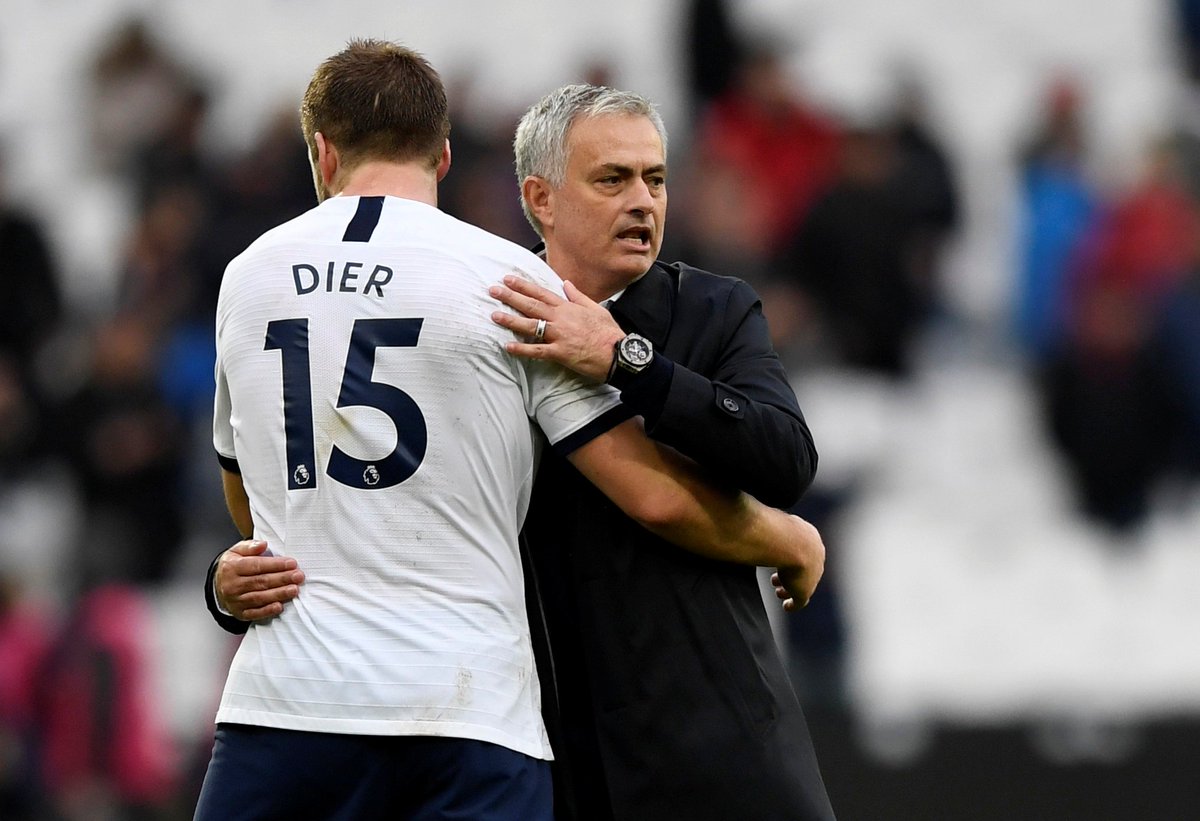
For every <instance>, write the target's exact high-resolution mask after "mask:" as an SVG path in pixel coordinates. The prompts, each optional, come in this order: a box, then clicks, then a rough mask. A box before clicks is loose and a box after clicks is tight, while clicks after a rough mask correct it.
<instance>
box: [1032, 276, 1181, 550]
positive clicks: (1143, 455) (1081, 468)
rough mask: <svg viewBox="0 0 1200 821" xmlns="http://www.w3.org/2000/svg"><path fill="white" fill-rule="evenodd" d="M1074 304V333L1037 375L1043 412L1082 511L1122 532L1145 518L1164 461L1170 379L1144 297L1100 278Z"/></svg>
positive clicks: (1168, 437)
mask: <svg viewBox="0 0 1200 821" xmlns="http://www.w3.org/2000/svg"><path fill="white" fill-rule="evenodd" d="M1077 302H1078V306H1077V308H1076V312H1075V321H1074V322H1073V325H1072V333H1071V334H1070V336H1069V337H1068V339H1067V342H1066V344H1064V345H1063V347H1062V348H1061V349H1060V350H1059V351H1058V353H1057V354H1056V355H1055V356H1054V357H1053V358H1052V359H1051V360H1050V361H1049V363H1048V366H1047V367H1046V369H1045V370H1044V372H1043V375H1042V388H1043V392H1044V399H1045V403H1046V412H1047V415H1048V420H1049V424H1050V430H1051V432H1052V434H1053V437H1054V441H1055V443H1056V444H1057V445H1058V446H1059V448H1060V449H1061V451H1062V453H1063V455H1064V456H1065V457H1066V459H1067V463H1068V465H1069V467H1070V469H1071V474H1072V476H1073V477H1074V482H1075V488H1076V490H1077V492H1078V495H1079V500H1080V504H1081V507H1082V510H1083V512H1084V513H1086V514H1087V515H1088V516H1090V517H1091V518H1093V519H1095V520H1097V521H1099V522H1102V523H1104V524H1107V525H1109V526H1111V527H1113V528H1115V529H1118V530H1121V529H1127V528H1130V527H1133V526H1135V525H1138V524H1140V523H1141V522H1142V520H1143V519H1144V518H1145V516H1146V513H1147V512H1148V510H1149V502H1150V491H1151V489H1152V487H1153V486H1154V483H1155V481H1156V480H1157V479H1158V478H1160V477H1161V475H1162V473H1163V471H1164V469H1165V467H1166V466H1167V464H1168V462H1169V459H1170V448H1171V445H1172V441H1173V438H1174V437H1173V436H1172V433H1171V431H1172V428H1173V426H1172V424H1171V423H1170V420H1171V419H1172V415H1173V414H1172V411H1173V406H1172V403H1171V397H1170V390H1169V381H1168V377H1167V374H1166V372H1165V370H1164V368H1163V363H1162V362H1161V361H1159V359H1158V357H1157V356H1155V354H1154V351H1153V349H1152V347H1151V346H1150V345H1149V332H1150V321H1149V320H1150V316H1149V313H1148V311H1147V307H1146V305H1145V304H1144V303H1143V302H1141V301H1139V300H1136V299H1131V298H1130V295H1129V293H1128V292H1127V291H1126V290H1125V289H1123V288H1120V287H1117V286H1115V285H1112V284H1107V283H1102V282H1098V283H1096V284H1095V285H1094V286H1091V287H1088V288H1086V289H1084V290H1083V292H1082V293H1081V294H1080V295H1079V297H1078V300H1077Z"/></svg>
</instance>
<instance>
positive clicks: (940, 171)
mask: <svg viewBox="0 0 1200 821" xmlns="http://www.w3.org/2000/svg"><path fill="white" fill-rule="evenodd" d="M898 74H899V89H898V93H897V99H896V103H895V110H894V113H893V114H892V116H891V117H890V118H889V120H888V122H887V128H889V129H890V130H891V131H892V132H893V134H894V138H895V145H896V154H897V158H896V171H895V175H894V177H893V180H892V185H893V187H894V188H895V190H896V193H897V195H898V197H899V198H900V203H901V205H902V206H903V207H904V208H905V209H906V210H907V211H908V212H909V213H910V214H911V217H912V220H913V236H912V238H911V247H910V249H909V254H910V255H911V256H910V265H911V268H912V278H913V285H914V287H915V288H916V289H917V297H918V302H919V303H920V305H921V306H922V307H921V313H922V314H929V313H932V312H934V311H936V310H938V309H939V308H940V307H941V305H940V301H941V275H942V271H941V267H942V257H943V255H944V252H945V246H946V243H947V241H948V240H949V239H950V237H951V236H952V235H953V233H954V231H955V229H957V228H958V226H959V221H960V219H961V214H960V205H959V199H960V197H959V192H958V181H957V179H956V175H955V172H954V165H953V163H952V162H951V160H950V157H949V155H948V154H947V152H946V149H945V148H944V147H943V146H942V144H941V141H940V140H939V138H938V136H937V135H936V134H935V133H934V131H933V130H932V128H931V127H930V124H929V122H928V112H927V110H926V100H925V88H924V87H923V85H922V84H921V83H920V81H919V80H918V78H917V76H916V74H915V71H914V70H913V69H912V68H909V67H901V68H899V69H898Z"/></svg>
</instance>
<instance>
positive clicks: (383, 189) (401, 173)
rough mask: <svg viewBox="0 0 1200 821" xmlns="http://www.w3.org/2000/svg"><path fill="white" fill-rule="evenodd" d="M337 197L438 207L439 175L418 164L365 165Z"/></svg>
mask: <svg viewBox="0 0 1200 821" xmlns="http://www.w3.org/2000/svg"><path fill="white" fill-rule="evenodd" d="M335 196H341V197H381V196H387V197H400V198H402V199H406V200H416V201H417V202H423V203H426V204H427V205H434V206H436V205H437V175H436V174H435V173H434V172H433V171H432V170H430V169H428V168H426V167H425V166H424V165H421V164H419V163H393V162H366V163H363V164H362V165H360V166H358V167H357V168H355V169H354V170H353V171H352V172H350V174H349V175H348V177H347V178H346V181H345V184H344V185H342V188H341V190H340V191H338V192H337V194H336V195H335Z"/></svg>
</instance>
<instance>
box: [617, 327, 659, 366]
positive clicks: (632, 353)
mask: <svg viewBox="0 0 1200 821" xmlns="http://www.w3.org/2000/svg"><path fill="white" fill-rule="evenodd" d="M651 354H652V350H651V347H650V343H649V342H647V341H646V340H645V339H642V337H640V336H634V335H632V334H631V335H630V336H627V337H626V338H625V339H624V340H622V341H621V355H622V356H623V357H625V359H626V361H628V362H629V364H631V365H634V366H641V365H645V364H646V363H647V362H649V361H650V356H651Z"/></svg>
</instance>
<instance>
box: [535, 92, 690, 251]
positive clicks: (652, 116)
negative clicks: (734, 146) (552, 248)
mask: <svg viewBox="0 0 1200 821" xmlns="http://www.w3.org/2000/svg"><path fill="white" fill-rule="evenodd" d="M609 114H632V115H635V116H641V117H645V118H647V119H648V120H650V122H651V124H653V125H654V128H655V130H656V131H658V136H659V138H660V139H661V140H662V147H663V158H664V159H665V158H666V156H667V129H666V126H664V125H663V121H662V117H661V116H660V115H659V113H658V109H656V108H655V107H654V104H653V103H651V102H650V101H649V100H647V99H646V98H645V97H643V96H641V95H640V94H635V93H633V92H632V91H619V90H617V89H615V88H609V87H608V86H594V85H588V84H586V83H576V84H574V85H567V86H563V87H562V88H559V89H556V90H554V91H551V92H550V93H549V94H547V95H546V96H545V97H543V98H542V99H540V100H538V101H537V102H536V103H534V104H533V105H532V106H530V107H529V110H528V111H526V112H525V115H524V116H523V117H521V122H520V123H519V124H518V125H517V135H516V137H515V138H514V139H513V153H514V154H515V155H516V164H517V184H518V185H519V186H521V187H522V188H523V187H524V183H525V178H526V177H541V178H543V179H544V180H546V181H547V182H549V183H550V185H552V186H554V187H555V188H557V187H559V186H561V185H562V184H563V182H564V181H565V179H566V175H567V134H568V133H569V132H570V130H571V126H572V125H574V124H575V122H576V120H579V119H582V118H585V117H600V116H604V115H609ZM521 210H522V211H524V212H525V219H527V220H529V224H530V225H532V226H533V230H535V231H537V233H538V236H542V223H541V221H539V220H538V218H537V217H535V216H534V215H533V212H531V211H530V210H529V205H528V204H527V203H526V202H525V197H524V196H522V197H521Z"/></svg>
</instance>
